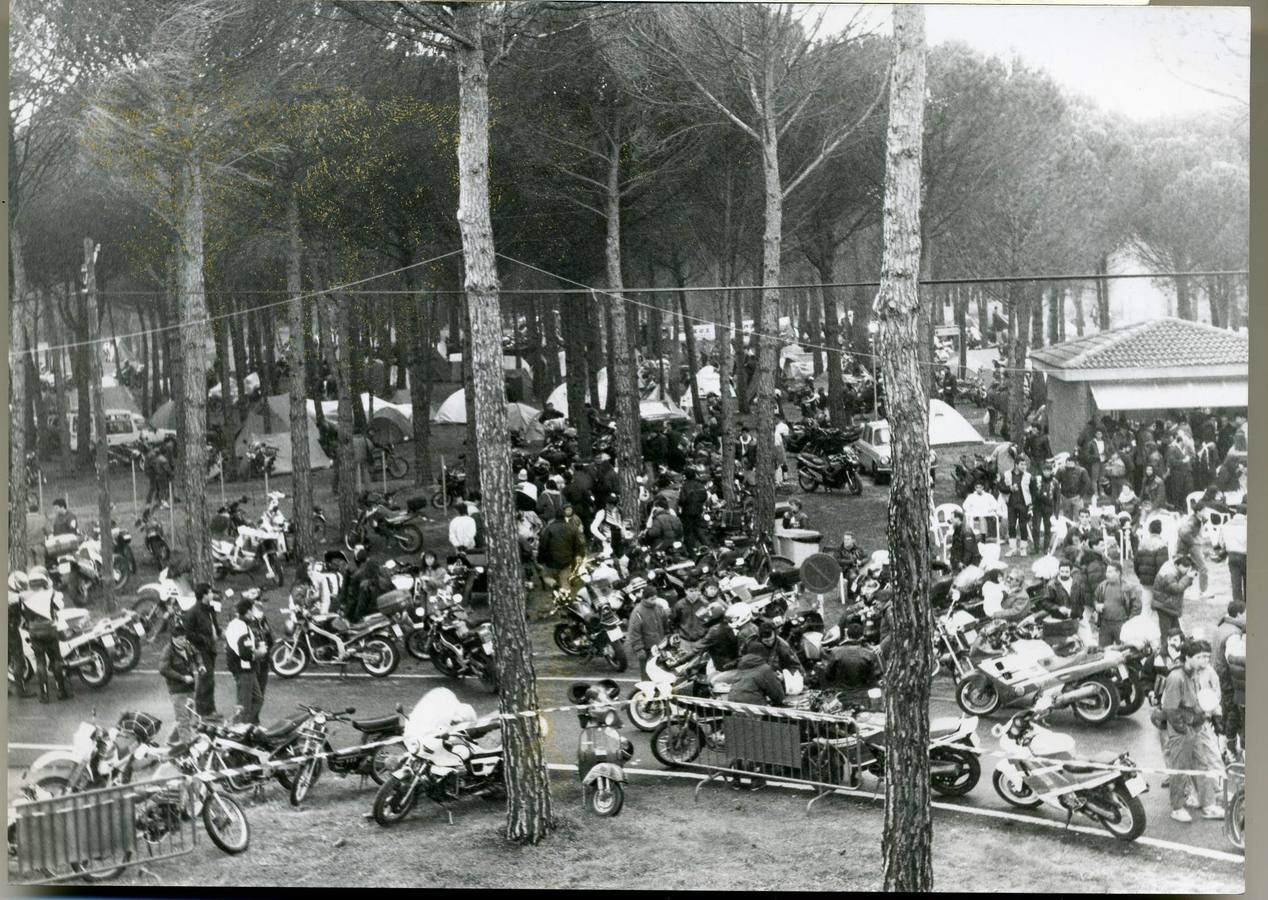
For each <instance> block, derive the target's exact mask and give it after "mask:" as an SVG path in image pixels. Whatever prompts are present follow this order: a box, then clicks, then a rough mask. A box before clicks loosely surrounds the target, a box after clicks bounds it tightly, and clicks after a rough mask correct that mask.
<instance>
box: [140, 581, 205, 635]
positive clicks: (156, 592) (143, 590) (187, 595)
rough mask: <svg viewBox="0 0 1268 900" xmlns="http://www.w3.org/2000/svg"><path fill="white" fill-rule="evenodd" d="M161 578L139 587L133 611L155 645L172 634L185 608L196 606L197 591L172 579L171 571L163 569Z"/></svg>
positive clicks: (145, 633)
mask: <svg viewBox="0 0 1268 900" xmlns="http://www.w3.org/2000/svg"><path fill="white" fill-rule="evenodd" d="M158 578H159V580H158V581H156V582H151V583H149V584H143V585H141V586H140V587H139V588H137V599H136V600H135V601H133V603H132V612H133V613H135V614H136V615H137V617H138V619H139V620H140V622H141V627H142V630H143V631H144V638H145V642H146V643H153V642H154V641H156V640H158V639H159V638H160V637H161V636H162V635H164V634H166V633H167V632H168V631H170V630H171V627H172V624H173V623H174V622H175V621H176V620H177V619H179V618H180V617H181V611H182V609H188V608H189V607H190V606H192V605H193V603H194V592H193V590H192V589H191V588H190V587H188V586H187V585H184V584H182V583H180V582H178V581H175V580H173V579H171V578H169V577H168V569H166V568H163V569H160V570H159V574H158ZM182 600H183V601H184V603H183V604H182V602H181V601H182Z"/></svg>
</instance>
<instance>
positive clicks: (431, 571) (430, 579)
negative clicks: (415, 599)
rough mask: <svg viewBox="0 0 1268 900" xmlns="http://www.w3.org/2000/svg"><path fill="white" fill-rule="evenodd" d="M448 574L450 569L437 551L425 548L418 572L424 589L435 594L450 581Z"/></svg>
mask: <svg viewBox="0 0 1268 900" xmlns="http://www.w3.org/2000/svg"><path fill="white" fill-rule="evenodd" d="M448 576H449V570H448V569H447V568H446V567H445V564H444V563H443V562H441V560H440V557H439V556H437V555H436V551H435V550H424V551H423V555H422V563H421V566H420V570H419V573H418V577H419V579H421V580H422V582H423V589H424V590H425V591H426V592H427V593H428V594H434V593H435V592H436V591H438V590H440V589H441V588H442V587H444V586H445V585H446V584H447V583H448Z"/></svg>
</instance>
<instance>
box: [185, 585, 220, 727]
mask: <svg viewBox="0 0 1268 900" xmlns="http://www.w3.org/2000/svg"><path fill="white" fill-rule="evenodd" d="M215 602H216V592H215V591H214V590H213V589H212V587H211V585H209V584H207V582H205V581H204V582H200V583H199V584H197V585H195V586H194V605H193V606H191V607H190V608H189V609H188V610H186V611H185V614H184V619H185V631H186V633H187V634H188V635H189V642H190V643H191V644H193V646H194V649H195V650H197V651H198V655H199V656H200V657H201V658H202V664H203V669H204V670H205V671H206V674H205V675H202V676H200V677H199V678H198V682H197V684H196V686H195V688H194V705H195V709H194V711H195V712H197V713H198V715H200V716H214V715H215V714H216V643H217V641H218V640H219V639H220V623H219V622H217V621H216V611H215V608H214V607H213V604H214V603H215Z"/></svg>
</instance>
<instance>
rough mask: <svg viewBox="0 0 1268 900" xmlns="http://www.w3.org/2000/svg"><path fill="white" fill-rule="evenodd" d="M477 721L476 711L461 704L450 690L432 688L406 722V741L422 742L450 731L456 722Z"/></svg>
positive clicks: (416, 705)
mask: <svg viewBox="0 0 1268 900" xmlns="http://www.w3.org/2000/svg"><path fill="white" fill-rule="evenodd" d="M474 720H475V710H473V709H472V708H471V707H470V706H468V705H467V704H465V703H463V702H461V701H460V700H459V699H458V697H457V695H456V694H454V692H453V691H451V690H449V688H443V687H438V688H432V689H431V690H430V691H428V692H427V693H426V694H424V695H423V698H422V699H421V700H419V701H418V703H417V704H415V706H414V708H413V709H412V710H411V711H410V714H409V718H408V719H407V720H406V722H405V729H404V735H405V738H406V740H409V739H411V738H412V739H414V740H418V741H422V740H423V739H424V738H427V737H431V736H432V735H435V734H440V733H442V732H444V731H448V730H449V727H450V725H451V724H453V723H454V722H468V721H474Z"/></svg>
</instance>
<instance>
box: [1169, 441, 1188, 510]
mask: <svg viewBox="0 0 1268 900" xmlns="http://www.w3.org/2000/svg"><path fill="white" fill-rule="evenodd" d="M1191 493H1193V455H1192V454H1191V453H1189V451H1188V448H1187V447H1186V446H1185V445H1184V442H1183V440H1181V439H1180V437H1179V435H1178V434H1177V435H1176V436H1175V437H1173V438H1172V439H1171V442H1170V443H1169V444H1167V499H1168V500H1170V501H1171V505H1172V506H1174V507H1175V508H1176V509H1184V508H1185V505H1186V504H1187V502H1188V497H1189V494H1191Z"/></svg>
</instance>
